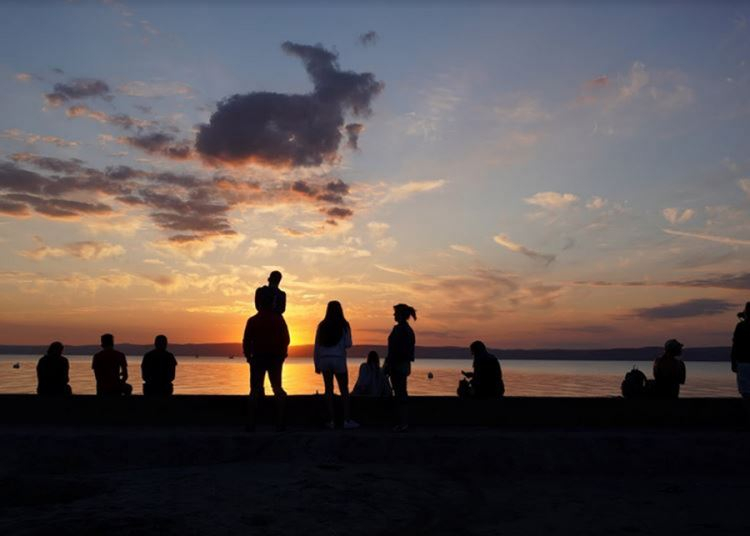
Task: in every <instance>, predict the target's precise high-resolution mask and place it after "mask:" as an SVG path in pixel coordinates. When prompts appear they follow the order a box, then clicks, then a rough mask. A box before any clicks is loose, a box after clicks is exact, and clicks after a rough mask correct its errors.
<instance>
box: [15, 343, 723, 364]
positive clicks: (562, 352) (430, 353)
mask: <svg viewBox="0 0 750 536" xmlns="http://www.w3.org/2000/svg"><path fill="white" fill-rule="evenodd" d="M117 348H118V349H119V350H120V351H122V352H124V353H125V354H126V355H129V356H137V355H143V354H144V353H146V352H147V351H149V350H151V349H152V348H153V346H152V345H147V344H131V343H123V344H118V345H117ZM99 349H100V347H99V346H98V345H69V346H66V347H65V353H66V354H67V355H70V356H78V355H82V356H86V355H93V354H94V353H96V352H98V351H99ZM46 350H47V345H20V344H18V345H0V355H38V356H41V355H43V354H44V352H45V351H46ZM169 350H170V351H171V352H172V353H174V354H175V355H180V356H196V355H197V356H200V357H219V358H227V357H229V356H235V359H240V360H243V359H244V356H243V354H242V345H241V344H239V343H203V344H170V345H169ZM370 350H375V351H376V352H378V353H379V354H380V356H381V357H384V356H385V354H386V352H387V349H386V347H385V346H383V345H364V344H363V345H355V346H354V347H352V348H351V349H350V350H349V356H350V357H362V356H365V355H367V353H368V352H369V351H370ZM661 351H662V349H661V348H659V347H657V346H647V347H643V348H604V349H594V350H566V349H554V348H552V349H538V350H523V349H507V350H504V349H498V348H493V349H490V352H491V353H493V354H495V355H496V356H497V357H499V358H500V359H502V360H545V361H651V360H653V359H654V358H655V357H656V356H658V355H659V354H660V353H661ZM729 351H730V348H729V347H728V346H709V347H700V348H686V349H685V350H684V355H683V359H684V360H685V361H713V362H720V361H729ZM312 353H313V346H312V345H311V344H305V345H300V346H292V347H290V348H289V357H310V356H312ZM416 358H417V359H465V360H470V359H471V356H470V354H469V351H468V349H467V348H463V347H458V346H417V348H416Z"/></svg>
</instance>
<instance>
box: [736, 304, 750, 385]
mask: <svg viewBox="0 0 750 536" xmlns="http://www.w3.org/2000/svg"><path fill="white" fill-rule="evenodd" d="M737 318H739V319H740V321H739V322H737V327H735V328H734V335H733V336H732V372H734V373H735V374H737V390H738V391H739V392H740V395H742V398H744V399H748V400H750V302H747V303H746V304H745V310H744V311H741V312H739V313H737Z"/></svg>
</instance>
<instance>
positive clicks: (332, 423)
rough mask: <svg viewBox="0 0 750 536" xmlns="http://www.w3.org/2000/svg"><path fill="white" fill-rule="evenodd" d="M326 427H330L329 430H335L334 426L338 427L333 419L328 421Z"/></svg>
mask: <svg viewBox="0 0 750 536" xmlns="http://www.w3.org/2000/svg"><path fill="white" fill-rule="evenodd" d="M326 428H328V429H329V430H333V429H334V428H336V425H335V424H334V422H333V421H328V422H327V423H326Z"/></svg>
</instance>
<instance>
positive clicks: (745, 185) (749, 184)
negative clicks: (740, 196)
mask: <svg viewBox="0 0 750 536" xmlns="http://www.w3.org/2000/svg"><path fill="white" fill-rule="evenodd" d="M737 184H738V185H739V187H740V189H741V190H742V191H743V192H745V193H746V194H747V196H748V197H750V178H744V179H740V180H738V181H737Z"/></svg>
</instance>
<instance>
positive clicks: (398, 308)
mask: <svg viewBox="0 0 750 536" xmlns="http://www.w3.org/2000/svg"><path fill="white" fill-rule="evenodd" d="M409 317H412V318H413V319H414V320H416V319H417V311H416V310H415V309H414V307H412V306H411V305H406V304H405V303H399V304H398V305H394V306H393V318H394V319H395V320H396V322H399V323H401V322H406V321H408V320H409Z"/></svg>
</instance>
